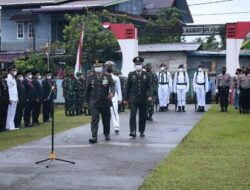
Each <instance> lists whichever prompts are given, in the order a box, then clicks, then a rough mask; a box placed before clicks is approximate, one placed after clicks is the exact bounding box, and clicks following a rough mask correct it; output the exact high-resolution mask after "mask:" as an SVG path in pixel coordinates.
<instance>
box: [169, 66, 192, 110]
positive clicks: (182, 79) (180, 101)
mask: <svg viewBox="0 0 250 190" xmlns="http://www.w3.org/2000/svg"><path fill="white" fill-rule="evenodd" d="M188 90H189V77H188V73H187V72H186V71H185V70H184V65H182V64H181V65H179V67H178V72H176V73H175V75H174V87H173V91H174V93H176V94H177V105H178V110H177V112H185V111H186V110H185V106H186V94H187V92H188Z"/></svg>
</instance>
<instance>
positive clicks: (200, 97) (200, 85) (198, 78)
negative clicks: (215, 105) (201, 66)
mask: <svg viewBox="0 0 250 190" xmlns="http://www.w3.org/2000/svg"><path fill="white" fill-rule="evenodd" d="M193 87H194V92H196V98H197V104H198V106H202V107H205V106H206V92H208V89H209V83H208V74H207V73H206V72H205V71H197V72H195V73H194V78H193Z"/></svg>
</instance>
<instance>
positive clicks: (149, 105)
mask: <svg viewBox="0 0 250 190" xmlns="http://www.w3.org/2000/svg"><path fill="white" fill-rule="evenodd" d="M153 115H154V102H148V103H147V119H152V117H153Z"/></svg>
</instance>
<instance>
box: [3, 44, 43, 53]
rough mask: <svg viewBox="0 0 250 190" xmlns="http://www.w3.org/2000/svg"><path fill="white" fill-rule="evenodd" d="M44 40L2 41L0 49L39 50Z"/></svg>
mask: <svg viewBox="0 0 250 190" xmlns="http://www.w3.org/2000/svg"><path fill="white" fill-rule="evenodd" d="M45 46H46V42H36V43H34V42H2V43H1V51H25V52H30V51H41V50H42V49H43V48H45Z"/></svg>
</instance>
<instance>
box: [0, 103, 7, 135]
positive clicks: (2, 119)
mask: <svg viewBox="0 0 250 190" xmlns="http://www.w3.org/2000/svg"><path fill="white" fill-rule="evenodd" d="M7 111H8V104H5V103H2V102H0V131H4V130H5V128H6V119H7Z"/></svg>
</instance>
